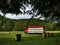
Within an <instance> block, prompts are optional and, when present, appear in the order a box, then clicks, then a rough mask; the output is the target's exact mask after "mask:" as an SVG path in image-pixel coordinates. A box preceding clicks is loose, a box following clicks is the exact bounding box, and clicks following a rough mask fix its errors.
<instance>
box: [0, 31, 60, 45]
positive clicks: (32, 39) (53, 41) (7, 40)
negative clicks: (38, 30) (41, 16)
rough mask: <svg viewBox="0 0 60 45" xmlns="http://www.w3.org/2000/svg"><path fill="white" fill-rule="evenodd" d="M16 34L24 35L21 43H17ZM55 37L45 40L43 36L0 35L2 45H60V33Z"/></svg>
mask: <svg viewBox="0 0 60 45" xmlns="http://www.w3.org/2000/svg"><path fill="white" fill-rule="evenodd" d="M16 33H18V34H20V33H21V34H22V38H21V41H19V42H18V41H16V40H15V38H16ZM53 35H54V36H53V37H49V38H43V37H42V35H41V34H25V33H24V32H11V33H1V34H0V45H60V33H53Z"/></svg>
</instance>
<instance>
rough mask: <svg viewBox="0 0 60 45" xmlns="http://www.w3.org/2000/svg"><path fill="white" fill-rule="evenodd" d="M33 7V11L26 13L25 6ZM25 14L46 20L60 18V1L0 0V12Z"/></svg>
mask: <svg viewBox="0 0 60 45" xmlns="http://www.w3.org/2000/svg"><path fill="white" fill-rule="evenodd" d="M28 4H30V5H31V7H32V6H33V8H32V9H31V10H28V11H25V5H26V6H28ZM20 9H22V10H23V12H24V13H28V14H32V15H33V17H34V16H37V15H40V14H41V16H44V17H46V19H48V18H49V19H52V20H54V19H59V18H60V1H59V0H0V10H1V11H2V12H3V13H4V14H6V13H15V14H18V13H21V14H22V13H23V12H22V11H21V10H20ZM33 17H32V18H33Z"/></svg>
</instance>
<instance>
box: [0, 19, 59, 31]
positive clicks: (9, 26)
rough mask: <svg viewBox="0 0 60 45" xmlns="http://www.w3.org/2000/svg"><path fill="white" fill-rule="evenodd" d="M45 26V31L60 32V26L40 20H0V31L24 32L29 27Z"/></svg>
mask: <svg viewBox="0 0 60 45" xmlns="http://www.w3.org/2000/svg"><path fill="white" fill-rule="evenodd" d="M41 25H43V26H45V30H60V24H54V23H50V22H48V21H44V20H40V19H33V18H32V19H20V20H13V19H8V18H2V20H0V31H23V30H24V29H25V28H26V27H27V26H41Z"/></svg>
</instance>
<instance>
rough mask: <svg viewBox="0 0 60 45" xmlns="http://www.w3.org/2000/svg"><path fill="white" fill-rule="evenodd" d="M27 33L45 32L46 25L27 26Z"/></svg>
mask: <svg viewBox="0 0 60 45" xmlns="http://www.w3.org/2000/svg"><path fill="white" fill-rule="evenodd" d="M24 32H25V33H44V26H27V27H26V28H25V30H24Z"/></svg>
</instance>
